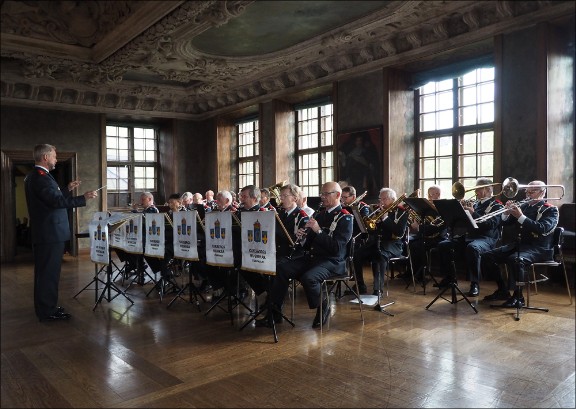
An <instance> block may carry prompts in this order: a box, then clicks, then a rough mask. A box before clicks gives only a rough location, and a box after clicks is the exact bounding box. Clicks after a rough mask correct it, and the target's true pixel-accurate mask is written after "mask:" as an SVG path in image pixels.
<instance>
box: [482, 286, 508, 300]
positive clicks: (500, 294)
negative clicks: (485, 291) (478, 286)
mask: <svg viewBox="0 0 576 409" xmlns="http://www.w3.org/2000/svg"><path fill="white" fill-rule="evenodd" d="M508 298H510V293H509V292H508V291H506V290H500V289H498V290H496V291H494V292H493V293H492V294H490V295H487V296H486V297H484V301H497V300H507V299H508Z"/></svg>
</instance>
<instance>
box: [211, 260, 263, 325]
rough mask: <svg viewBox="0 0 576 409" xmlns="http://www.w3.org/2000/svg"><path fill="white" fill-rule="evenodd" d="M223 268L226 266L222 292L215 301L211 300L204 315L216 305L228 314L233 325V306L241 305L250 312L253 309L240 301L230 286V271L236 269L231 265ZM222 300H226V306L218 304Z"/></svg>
mask: <svg viewBox="0 0 576 409" xmlns="http://www.w3.org/2000/svg"><path fill="white" fill-rule="evenodd" d="M220 268H221V267H218V269H220ZM225 268H226V281H225V284H224V289H223V291H222V294H221V295H220V297H218V299H217V300H216V301H213V303H212V305H211V306H210V308H209V309H208V311H206V313H205V314H204V316H207V315H208V314H210V311H212V310H213V309H214V308H216V307H218V308H220V309H221V310H222V311H224V312H226V313H228V314H230V324H231V325H234V316H233V315H232V312H233V311H234V308H236V307H238V306H239V305H241V306H243V307H244V308H246V309H247V310H248V311H249V312H250V313H252V312H253V311H252V308H250V307H249V306H248V305H246V304H245V303H244V301H242V300H241V299H240V297H238V292H237V291H234V289H233V288H232V284H233V283H232V271H235V272H236V273H237V274H238V270H237V269H236V268H235V267H233V266H230V267H225ZM222 301H226V302H227V305H226V308H224V307H222V306H221V305H220V303H221V302H222Z"/></svg>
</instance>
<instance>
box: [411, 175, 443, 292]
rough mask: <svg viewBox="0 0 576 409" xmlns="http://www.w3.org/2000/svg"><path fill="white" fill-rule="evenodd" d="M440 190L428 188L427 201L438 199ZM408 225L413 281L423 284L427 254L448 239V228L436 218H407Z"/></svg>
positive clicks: (435, 187) (436, 186)
mask: <svg viewBox="0 0 576 409" xmlns="http://www.w3.org/2000/svg"><path fill="white" fill-rule="evenodd" d="M441 195H442V190H441V188H440V186H438V185H432V186H430V187H428V190H427V194H426V196H427V199H428V200H429V201H430V202H432V201H433V200H438V199H440V196H441ZM408 222H409V223H410V233H411V234H410V242H409V246H410V257H411V258H412V268H413V269H414V279H415V280H416V281H419V282H423V280H424V279H425V277H424V274H423V273H424V266H425V264H426V263H427V257H426V254H427V252H428V251H429V250H430V249H432V248H434V247H436V246H438V243H440V242H441V241H443V240H446V239H447V238H448V226H447V225H446V224H445V223H444V221H443V220H442V219H441V218H440V217H438V218H435V219H432V220H426V219H425V220H418V221H416V220H411V218H410V215H409V216H408Z"/></svg>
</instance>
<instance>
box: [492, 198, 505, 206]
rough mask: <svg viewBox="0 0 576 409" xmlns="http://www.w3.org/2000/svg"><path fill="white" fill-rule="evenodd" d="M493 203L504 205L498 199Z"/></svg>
mask: <svg viewBox="0 0 576 409" xmlns="http://www.w3.org/2000/svg"><path fill="white" fill-rule="evenodd" d="M494 201H495V202H496V203H498V204H501V205H503V204H504V203H502V202H501V201H500V199H495V200H494Z"/></svg>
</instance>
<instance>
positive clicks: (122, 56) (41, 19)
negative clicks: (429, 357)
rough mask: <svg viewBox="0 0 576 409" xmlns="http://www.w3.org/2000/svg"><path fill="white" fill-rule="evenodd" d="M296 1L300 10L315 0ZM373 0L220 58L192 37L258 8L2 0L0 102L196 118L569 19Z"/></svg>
mask: <svg viewBox="0 0 576 409" xmlns="http://www.w3.org/2000/svg"><path fill="white" fill-rule="evenodd" d="M47 3H53V4H51V5H48V4H47ZM301 3H302V12H305V11H306V4H310V3H315V2H301ZM376 3H381V8H379V9H378V10H375V11H372V12H371V13H369V14H368V15H366V16H364V17H361V18H357V19H355V20H352V21H347V20H345V19H344V20H342V21H338V22H337V23H338V25H337V28H335V29H332V30H330V31H328V32H325V33H322V34H320V35H316V36H313V37H311V38H308V39H307V40H305V41H301V42H298V43H297V44H295V45H293V46H290V47H287V48H285V49H283V50H280V51H276V52H272V53H267V54H261V55H253V56H245V57H228V56H219V55H211V54H208V53H205V52H201V51H199V50H197V49H196V48H195V47H194V46H193V44H194V38H195V37H196V36H198V35H200V34H202V33H205V34H204V35H211V33H212V32H214V33H218V31H217V30H219V28H223V27H226V24H227V23H229V22H230V21H232V20H234V21H236V19H239V20H238V21H241V19H242V18H243V15H244V14H245V13H246V12H247V10H249V8H250V7H252V8H253V9H252V10H257V9H256V8H255V7H257V6H258V2H254V1H215V0H214V1H201V2H196V1H193V2H185V1H170V2H168V1H165V2H159V1H143V2H138V1H117V2H106V1H85V2H74V3H73V2H70V3H63V2H40V1H39V2H33V1H30V2H25V3H23V2H14V1H4V2H2V9H1V15H2V27H1V30H2V38H1V41H2V53H1V56H2V78H1V102H2V104H4V105H17V106H42V107H49V108H54V109H64V110H78V111H83V112H98V113H106V114H115V115H133V116H151V117H160V118H182V119H191V120H201V119H207V118H210V117H213V116H216V115H220V114H225V113H228V112H232V111H236V110H238V109H243V108H246V107H248V106H250V105H254V104H258V103H261V102H265V101H269V100H271V99H274V98H279V99H281V98H282V96H283V95H287V94H289V93H296V92H301V91H303V90H305V89H306V88H310V87H317V86H322V85H325V84H328V83H330V82H332V81H338V80H341V79H343V78H346V77H349V76H352V75H358V74H362V73H366V72H370V71H373V70H377V69H382V68H384V67H403V68H404V69H408V67H409V64H410V63H412V62H416V61H429V64H431V65H434V64H438V63H439V62H443V61H448V60H450V58H462V56H467V55H471V56H473V55H474V54H476V55H481V54H486V53H489V52H490V51H491V47H492V39H493V37H494V36H495V35H498V34H503V33H507V32H512V31H515V30H519V29H523V28H526V27H529V26H532V25H535V24H538V23H540V22H545V21H553V20H555V19H557V18H560V17H566V16H571V18H573V16H574V12H575V3H574V2H573V1H539V2H534V1H449V2H446V1H388V2H385V1H383V2H376ZM58 4H60V7H58ZM62 4H64V5H67V7H66V8H65V7H64V6H63V5H62ZM70 4H74V5H76V6H70ZM34 5H36V6H34ZM370 6H372V7H374V3H372V4H371V5H370ZM286 17H287V18H291V17H290V15H287V16H286ZM78 22H81V23H84V24H83V25H80V26H79V23H78ZM330 23H334V22H330ZM84 26H85V27H84ZM238 35H241V33H238V34H237V36H238ZM286 35H288V34H286ZM237 36H236V38H238V37H237ZM233 40H234V38H232V39H231V40H230V41H233ZM260 41H264V40H260ZM418 66H419V67H421V66H422V64H418Z"/></svg>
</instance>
